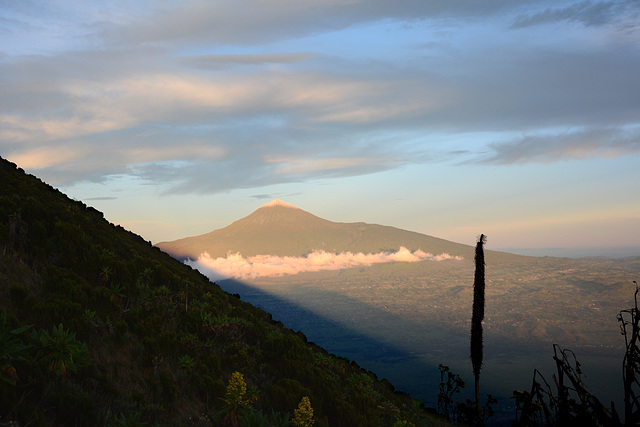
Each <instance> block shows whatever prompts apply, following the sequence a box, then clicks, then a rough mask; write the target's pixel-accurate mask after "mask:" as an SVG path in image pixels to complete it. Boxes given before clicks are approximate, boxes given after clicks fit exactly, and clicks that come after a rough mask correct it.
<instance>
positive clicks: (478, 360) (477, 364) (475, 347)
mask: <svg viewBox="0 0 640 427" xmlns="http://www.w3.org/2000/svg"><path fill="white" fill-rule="evenodd" d="M486 241H487V237H486V236H485V235H484V234H481V235H480V237H479V238H478V243H477V244H476V255H475V264H476V271H475V274H474V278H473V313H472V316H471V366H472V368H473V376H474V380H475V395H476V419H477V422H478V424H479V425H481V424H483V417H482V409H481V407H480V369H481V368H482V358H483V344H482V319H484V266H485V264H484V249H483V245H484V244H485V243H486Z"/></svg>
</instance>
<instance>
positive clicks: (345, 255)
mask: <svg viewBox="0 0 640 427" xmlns="http://www.w3.org/2000/svg"><path fill="white" fill-rule="evenodd" d="M444 260H462V257H459V256H453V255H449V254H444V253H443V254H440V255H433V254H431V253H427V252H424V251H421V250H417V251H415V252H411V251H410V250H409V249H407V248H405V247H401V248H400V249H399V250H398V251H397V252H379V253H376V254H371V253H369V254H363V253H362V252H359V253H357V254H354V253H351V252H341V253H339V254H334V253H329V252H325V251H321V250H316V251H313V252H311V253H310V254H308V255H307V256H304V257H294V256H283V257H281V256H276V255H256V256H252V257H248V258H244V257H243V256H242V255H241V254H239V253H235V254H231V253H230V254H227V256H226V257H224V258H223V257H218V258H213V257H211V256H210V255H209V254H208V253H207V252H205V253H203V254H202V255H200V257H199V258H198V260H197V261H192V260H189V261H187V262H186V264H188V265H190V266H191V267H193V268H197V269H198V270H200V271H201V272H202V273H203V274H205V275H206V276H207V277H209V278H210V279H211V280H221V279H226V278H231V277H232V278H236V279H252V278H256V277H261V276H282V275H285V274H297V273H302V272H305V271H321V270H340V269H343V268H353V267H358V266H370V265H373V264H379V263H385V262H419V261H444Z"/></svg>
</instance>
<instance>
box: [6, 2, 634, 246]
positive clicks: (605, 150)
mask: <svg viewBox="0 0 640 427" xmlns="http://www.w3.org/2000/svg"><path fill="white" fill-rule="evenodd" d="M0 17H1V18H2V19H0V33H1V34H2V37H0V105H2V109H1V111H0V156H2V157H4V158H7V159H9V160H11V161H13V162H14V163H17V164H18V165H19V166H20V167H22V168H24V169H25V170H26V171H27V172H29V173H32V174H34V175H36V176H38V177H40V178H41V179H43V180H44V181H46V182H48V183H50V184H52V185H54V186H56V187H57V188H59V189H60V190H61V191H63V192H65V193H66V194H68V195H69V196H71V197H74V198H76V199H80V200H83V201H84V202H85V203H87V204H89V205H92V206H94V207H96V208H97V209H99V210H100V211H103V212H104V213H105V216H106V217H107V218H108V219H109V220H110V221H112V222H115V223H118V224H121V225H123V226H124V227H126V228H128V229H130V230H132V231H134V232H136V233H138V234H140V235H142V236H143V237H145V238H146V239H148V240H151V241H152V242H158V241H162V240H165V241H166V240H173V239H177V238H181V237H186V236H193V235H198V234H202V233H206V232H209V231H212V230H214V229H219V228H222V227H225V226H226V225H228V224H230V223H232V222H233V221H235V220H237V219H239V218H241V217H244V216H246V215H247V214H249V213H250V212H252V211H253V210H255V209H256V208H257V207H258V206H260V205H261V204H263V203H265V202H267V201H269V200H271V199H275V198H279V199H282V200H284V201H285V202H288V203H291V204H293V205H296V206H299V207H300V208H302V209H304V210H306V211H308V212H312V213H313V214H315V215H318V216H320V217H322V218H326V219H329V220H331V221H340V222H358V221H363V222H368V223H376V224H383V225H391V226H395V227H398V228H402V229H406V230H411V231H417V232H420V233H424V234H428V235H431V236H437V237H441V238H444V239H448V240H452V241H455V242H460V243H466V244H473V243H474V239H475V237H476V236H477V235H479V234H480V233H484V234H487V235H488V236H489V242H490V249H499V248H528V249H531V248H533V249H540V248H574V249H576V250H577V251H583V252H588V253H590V254H592V255H598V254H601V253H600V252H599V251H601V250H602V249H601V248H610V249H609V250H614V249H615V250H619V251H622V253H627V254H629V255H639V254H640V250H639V249H638V248H639V247H640V197H638V195H639V191H638V183H640V168H639V167H638V165H640V79H638V76H639V75H640V2H638V1H633V0H628V1H624V0H622V1H598V0H594V1H527V2H512V1H506V0H498V1H493V2H488V3H486V2H481V3H464V2H439V1H433V0H402V1H396V2H387V1H384V0H369V1H364V0H354V1H334V0H331V1H329V0H311V1H306V2H293V1H285V0H272V1H249V0H234V1H231V0H220V1H216V2H209V1H204V0H192V1H187V2H178V1H174V0H167V1H163V2H156V1H150V0H143V1H139V2H133V3H132V2H125V1H115V2H100V1H98V2H91V3H87V2H80V1H59V0H53V1H46V2H45V1H33V2H2V3H0ZM620 248H622V249H620ZM625 248H626V249H625ZM590 251H595V253H591V252H590ZM625 251H626V252H625ZM550 255H554V254H553V253H550Z"/></svg>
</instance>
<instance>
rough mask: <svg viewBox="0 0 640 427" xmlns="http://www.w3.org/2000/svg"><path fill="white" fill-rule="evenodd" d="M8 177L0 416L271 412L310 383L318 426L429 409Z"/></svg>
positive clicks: (144, 420) (71, 204)
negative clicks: (245, 392) (243, 391)
mask: <svg viewBox="0 0 640 427" xmlns="http://www.w3.org/2000/svg"><path fill="white" fill-rule="evenodd" d="M0 183H1V185H0V425H22V426H63V425H98V426H107V425H109V426H116V425H117V426H122V425H140V426H141V425H158V426H181V425H190V426H191V425H201V426H205V425H206V426H209V425H238V421H244V422H243V425H248V424H247V423H249V422H251V420H252V421H253V424H251V425H254V424H255V425H265V423H266V421H265V420H266V419H269V421H270V422H271V424H272V425H275V424H274V423H275V421H276V420H277V419H281V418H282V417H283V416H284V414H286V413H289V414H291V415H293V413H294V410H295V409H296V408H297V406H298V404H299V402H301V401H302V399H303V398H304V397H305V396H306V397H308V398H309V400H310V403H311V405H312V408H313V414H314V419H315V421H316V423H315V425H317V426H329V425H331V426H370V425H389V426H390V425H394V424H396V423H397V422H409V421H411V422H414V420H418V419H424V418H425V417H426V418H431V419H434V415H433V413H432V412H430V411H428V410H426V409H425V408H424V406H422V405H414V401H413V400H412V399H411V397H410V396H409V395H407V394H404V393H398V392H395V391H394V388H393V386H392V385H391V384H390V383H389V382H388V381H386V380H382V381H381V380H378V378H377V377H376V376H375V375H374V374H373V373H371V372H368V371H365V370H364V369H362V368H360V367H359V366H358V365H357V364H355V363H353V362H350V361H349V360H347V359H344V358H338V357H335V356H333V355H331V354H329V353H328V352H327V351H325V350H324V349H322V348H321V347H319V346H317V345H315V344H313V343H311V342H307V340H306V338H305V336H304V334H302V333H301V332H294V331H292V330H290V329H288V328H286V327H285V326H284V325H283V324H282V323H280V322H276V321H274V320H273V318H272V316H271V315H270V314H269V313H267V312H266V311H264V310H262V309H259V308H256V307H254V306H253V305H251V304H249V303H247V302H244V301H242V300H240V299H239V297H238V295H231V294H229V293H226V292H224V291H223V290H222V289H220V288H219V287H218V286H217V285H215V284H213V283H211V282H210V281H209V280H208V279H207V278H206V277H204V276H203V275H201V274H200V273H199V272H197V271H196V270H193V269H191V268H190V267H188V266H186V265H184V264H183V263H181V262H178V261H176V260H175V259H173V258H171V257H170V256H169V255H167V254H165V253H163V252H161V251H160V250H158V249H157V248H155V247H153V246H152V245H151V244H150V242H146V241H145V240H144V239H142V238H141V237H140V236H137V235H135V234H133V233H131V232H129V231H127V230H125V229H124V228H122V227H120V226H115V225H113V224H111V223H110V222H109V221H107V220H106V219H105V218H104V216H103V214H102V213H100V212H98V211H97V210H95V209H94V208H92V207H89V206H87V205H85V204H84V203H82V202H80V201H74V200H71V199H69V198H68V197H67V196H65V195H64V194H62V193H61V192H59V191H58V190H56V189H54V188H53V187H51V186H50V185H47V184H45V183H44V182H42V181H40V180H39V179H38V178H36V177H34V176H31V175H28V174H26V173H25V172H24V171H23V170H21V169H19V168H18V167H17V166H16V165H15V164H13V163H10V162H8V161H6V160H4V159H1V158H0ZM280 208H283V207H279V208H278V209H280ZM289 209H290V208H289ZM270 212H272V213H274V212H276V213H277V212H279V211H278V210H276V211H270ZM236 372H238V373H240V374H242V378H241V379H240V378H239V376H238V374H236ZM243 385H245V386H246V390H247V394H244V395H243V394H242V390H243ZM231 386H234V387H231ZM434 387H435V385H434ZM234 390H235V391H236V393H235V394H234V393H232V392H233V391H234ZM234 396H235V397H234ZM225 411H226V412H225ZM238 419H239V420H238ZM260 420H262V423H260ZM277 425H285V424H284V423H282V422H281V423H279V424H277ZM402 425H406V424H402Z"/></svg>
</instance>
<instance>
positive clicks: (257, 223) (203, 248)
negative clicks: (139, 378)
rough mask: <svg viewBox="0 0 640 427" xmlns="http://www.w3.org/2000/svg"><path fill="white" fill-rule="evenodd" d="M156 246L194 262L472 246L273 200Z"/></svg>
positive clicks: (457, 250) (468, 252) (464, 251)
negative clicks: (234, 218) (237, 256)
mask: <svg viewBox="0 0 640 427" xmlns="http://www.w3.org/2000/svg"><path fill="white" fill-rule="evenodd" d="M156 246H157V247H158V248H160V249H161V250H163V251H164V252H166V253H168V254H170V255H171V256H173V257H174V258H178V259H187V258H189V259H197V258H198V257H199V256H200V255H202V254H203V253H204V252H207V253H208V254H209V255H210V256H211V257H214V258H216V257H224V256H225V255H226V254H228V253H240V254H242V255H243V256H255V255H266V254H268V255H277V256H296V257H300V256H304V255H307V254H309V253H311V252H313V251H316V250H323V251H326V252H331V253H340V252H352V253H359V252H362V253H378V252H393V251H397V250H398V249H400V247H405V248H407V249H409V250H411V251H416V250H422V251H424V252H429V253H433V254H441V253H447V254H449V255H452V256H461V257H464V258H469V257H471V256H472V251H473V248H472V247H471V246H467V245H462V244H459V243H453V242H449V241H447V240H444V239H439V238H436V237H432V236H428V235H425V234H420V233H416V232H412V231H406V230H401V229H399V228H395V227H390V226H384V225H377V224H366V223H364V222H356V223H342V222H333V221H329V220H326V219H323V218H320V217H317V216H315V215H313V214H311V213H309V212H306V211H304V210H302V209H300V208H298V207H297V206H294V205H291V204H289V203H286V202H283V201H282V200H278V199H276V200H272V201H271V202H269V203H266V204H264V205H262V206H260V207H259V208H258V209H257V210H255V211H254V212H253V213H251V214H250V215H248V216H246V217H244V218H242V219H239V220H237V221H235V222H233V223H232V224H231V225H228V226H227V227H224V228H221V229H218V230H214V231H212V232H210V233H206V234H202V235H199V236H193V237H186V238H183V239H178V240H174V241H170V242H160V243H157V244H156Z"/></svg>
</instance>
